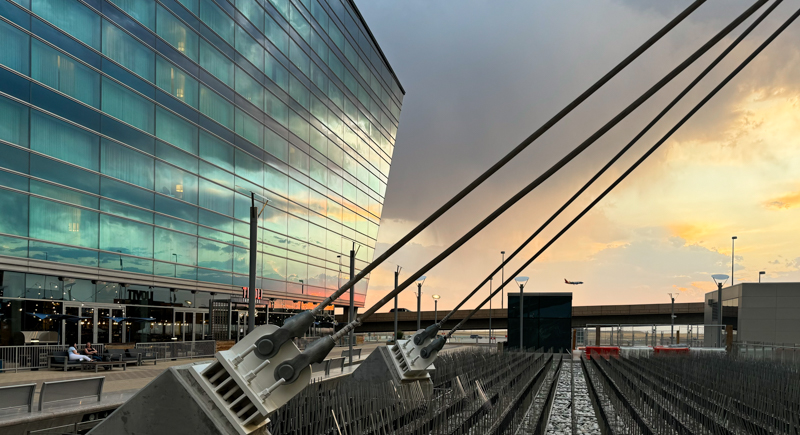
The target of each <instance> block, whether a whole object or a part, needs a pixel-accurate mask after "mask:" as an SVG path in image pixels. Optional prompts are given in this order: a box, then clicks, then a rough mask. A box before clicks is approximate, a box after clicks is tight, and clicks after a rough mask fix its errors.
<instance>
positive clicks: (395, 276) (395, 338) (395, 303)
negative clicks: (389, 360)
mask: <svg viewBox="0 0 800 435" xmlns="http://www.w3.org/2000/svg"><path fill="white" fill-rule="evenodd" d="M400 269H402V267H400V266H397V270H395V271H394V288H397V280H398V278H399V277H400ZM394 343H395V344H397V295H395V296H394Z"/></svg>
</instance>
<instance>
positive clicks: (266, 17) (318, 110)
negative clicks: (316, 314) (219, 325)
mask: <svg viewBox="0 0 800 435" xmlns="http://www.w3.org/2000/svg"><path fill="white" fill-rule="evenodd" d="M0 41H2V43H3V47H2V50H0V207H2V211H0V297H1V298H2V303H1V305H0V307H1V308H0V345H9V344H22V342H25V341H26V340H25V339H24V337H26V335H25V334H26V333H27V332H30V331H59V339H58V341H61V342H72V341H77V342H86V341H94V342H100V343H108V342H125V341H163V340H174V339H177V340H199V339H203V338H206V337H207V336H208V327H207V323H208V317H209V315H208V306H209V301H210V300H212V299H214V300H218V299H231V300H232V301H233V302H234V303H235V302H243V301H244V300H243V298H242V297H243V290H244V287H246V286H247V285H248V276H247V274H248V261H249V254H248V248H249V246H250V244H249V243H250V241H249V207H250V205H251V202H250V195H251V192H253V193H255V194H256V198H259V197H263V198H267V199H268V200H269V202H268V204H267V205H266V206H263V204H257V205H258V206H259V209H260V208H261V207H262V206H263V211H262V213H261V215H260V218H259V232H258V237H259V240H258V263H257V276H258V278H257V287H258V288H260V289H261V292H260V293H261V295H262V298H263V299H264V300H262V304H269V308H270V309H271V313H272V316H270V320H271V321H272V322H275V323H280V322H281V317H280V315H281V314H283V315H289V314H290V313H292V312H294V311H296V310H299V309H303V308H308V307H309V306H311V305H312V304H314V303H315V302H318V301H320V300H322V299H323V298H324V297H325V296H327V295H329V294H331V293H332V292H333V291H334V290H335V289H337V288H338V287H339V284H340V283H341V282H344V281H346V278H347V273H348V270H349V251H350V249H351V248H352V247H353V246H354V245H355V246H356V249H357V255H356V269H357V270H358V269H360V268H361V267H363V266H364V265H365V264H367V263H368V262H369V261H371V260H372V257H373V252H374V248H375V240H376V238H377V235H378V227H379V223H380V216H381V210H382V207H383V198H384V193H385V191H386V183H387V180H388V175H389V168H390V164H391V158H392V153H393V150H394V143H395V135H396V133H397V126H398V120H399V117H400V107H401V104H402V101H403V94H404V91H403V89H402V87H401V86H400V84H399V82H398V80H397V78H396V77H395V75H394V72H393V71H392V69H391V67H390V66H389V64H388V62H387V60H386V58H385V57H384V55H383V53H382V52H381V50H380V48H379V46H378V44H377V43H376V41H375V39H374V37H373V36H372V34H371V32H370V31H369V28H368V27H367V25H366V23H365V22H364V20H363V18H362V17H361V15H360V13H359V12H358V10H357V8H356V7H355V5H354V3H353V1H352V0H14V1H11V0H0ZM367 284H368V283H367V281H366V280H364V281H362V282H361V283H359V284H358V285H357V286H356V290H355V293H356V295H355V301H356V305H357V306H363V304H364V299H365V296H366V292H367ZM269 300H272V302H271V303H270V302H267V301H269ZM347 303H349V298H347V300H344V299H343V300H341V305H345V304H347ZM242 306H244V305H242ZM53 315H71V316H75V317H73V318H70V319H66V320H65V319H64V318H63V316H62V318H57V317H53ZM275 316H277V317H275ZM125 317H152V318H155V319H156V320H155V321H151V322H146V323H143V322H139V323H136V322H133V321H119V319H120V318H125ZM70 320H72V321H70ZM263 320H264V319H263V314H262V315H261V319H260V321H259V323H263ZM233 321H234V322H236V321H241V319H239V320H237V319H234V320H233ZM28 335H30V334H28Z"/></svg>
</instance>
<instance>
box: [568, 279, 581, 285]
mask: <svg viewBox="0 0 800 435" xmlns="http://www.w3.org/2000/svg"><path fill="white" fill-rule="evenodd" d="M564 283H565V284H569V285H578V284H583V281H567V279H566V278H565V279H564Z"/></svg>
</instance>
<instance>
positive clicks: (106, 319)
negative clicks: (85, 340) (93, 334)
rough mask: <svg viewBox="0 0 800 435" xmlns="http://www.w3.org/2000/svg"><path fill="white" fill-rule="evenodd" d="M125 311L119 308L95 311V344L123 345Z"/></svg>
mask: <svg viewBox="0 0 800 435" xmlns="http://www.w3.org/2000/svg"><path fill="white" fill-rule="evenodd" d="M124 317H125V310H124V309H121V308H117V309H110V308H100V309H98V310H97V342H98V343H104V344H105V343H124V342H125V340H124V337H125V333H124V332H123V329H124V327H125V322H122V321H120V319H123V318H124Z"/></svg>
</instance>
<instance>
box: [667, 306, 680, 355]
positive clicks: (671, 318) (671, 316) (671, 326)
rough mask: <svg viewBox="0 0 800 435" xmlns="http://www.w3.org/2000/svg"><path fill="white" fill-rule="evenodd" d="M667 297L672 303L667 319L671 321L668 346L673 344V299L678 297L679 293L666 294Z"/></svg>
mask: <svg viewBox="0 0 800 435" xmlns="http://www.w3.org/2000/svg"><path fill="white" fill-rule="evenodd" d="M667 294H668V295H669V299H670V301H671V302H672V309H671V310H670V311H671V314H670V316H669V319H670V321H671V324H670V327H669V344H675V342H674V337H675V298H677V297H678V294H679V293H667Z"/></svg>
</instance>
